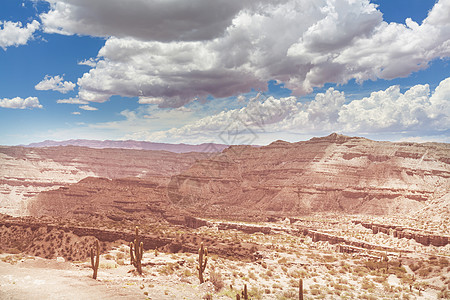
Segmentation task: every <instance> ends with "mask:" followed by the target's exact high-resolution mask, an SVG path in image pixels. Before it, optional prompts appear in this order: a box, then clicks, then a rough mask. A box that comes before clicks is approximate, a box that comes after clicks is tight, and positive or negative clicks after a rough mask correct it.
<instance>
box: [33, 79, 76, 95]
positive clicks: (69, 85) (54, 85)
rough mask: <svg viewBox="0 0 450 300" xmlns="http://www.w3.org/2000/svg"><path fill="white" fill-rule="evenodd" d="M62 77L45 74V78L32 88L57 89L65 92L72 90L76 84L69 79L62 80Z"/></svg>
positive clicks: (41, 89)
mask: <svg viewBox="0 0 450 300" xmlns="http://www.w3.org/2000/svg"><path fill="white" fill-rule="evenodd" d="M63 80H64V77H63V76H59V75H56V76H54V77H51V76H49V75H45V78H44V79H43V80H42V81H41V82H39V83H38V84H37V85H36V86H35V87H34V88H35V89H36V90H39V91H48V90H52V91H58V92H60V93H63V94H66V93H67V92H70V91H73V89H74V88H75V86H76V84H75V83H73V82H71V81H63Z"/></svg>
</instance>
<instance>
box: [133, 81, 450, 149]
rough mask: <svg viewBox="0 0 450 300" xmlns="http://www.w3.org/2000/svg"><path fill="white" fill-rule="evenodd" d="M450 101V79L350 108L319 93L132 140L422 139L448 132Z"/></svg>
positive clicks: (335, 94) (263, 100)
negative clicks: (338, 135)
mask: <svg viewBox="0 0 450 300" xmlns="http://www.w3.org/2000/svg"><path fill="white" fill-rule="evenodd" d="M449 99H450V78H447V79H445V80H443V81H442V82H441V83H440V84H439V86H438V87H437V88H436V89H435V90H434V92H433V93H431V92H430V87H429V85H427V84H425V85H415V86H413V87H411V88H410V89H408V90H407V91H406V92H404V93H401V92H400V88H399V86H391V87H389V88H387V89H386V90H382V91H377V92H373V93H372V94H371V95H370V96H369V97H365V98H362V99H357V100H353V101H350V102H349V101H348V100H347V99H346V97H345V94H344V93H343V92H340V91H337V90H335V89H333V88H329V89H328V90H327V91H326V92H325V93H318V94H317V95H316V96H315V98H314V100H312V101H310V102H302V101H300V100H301V99H298V98H296V97H293V96H291V97H285V98H280V99H277V98H274V97H262V96H261V95H258V96H257V97H255V98H253V99H251V100H250V102H249V103H248V104H247V105H246V106H244V107H242V108H240V109H234V110H229V111H222V112H220V113H218V114H215V115H212V116H208V117H205V118H202V119H200V120H197V121H195V122H192V123H190V124H187V125H184V126H182V127H179V128H172V129H170V130H165V131H159V132H140V133H139V136H136V135H135V136H134V137H135V138H141V139H148V140H152V141H158V140H160V141H168V140H172V141H176V140H186V139H188V140H189V139H193V140H196V139H198V137H202V138H203V139H210V140H214V141H217V142H228V143H229V144H232V142H233V141H234V140H233V139H234V138H236V137H239V136H240V137H241V138H243V137H244V138H248V137H249V136H251V135H261V134H270V133H271V132H284V133H292V134H316V135H320V134H326V133H329V132H331V131H339V132H345V133H348V134H352V133H361V132H366V133H380V132H386V133H389V134H395V133H400V132H402V133H404V132H407V133H411V134H420V132H421V131H422V130H423V129H424V128H426V130H427V131H429V132H432V133H433V134H434V135H436V136H439V135H440V134H441V135H442V133H443V132H445V131H446V130H448V128H450V119H449V118H450V114H449V112H450V100H449ZM233 135H234V137H233Z"/></svg>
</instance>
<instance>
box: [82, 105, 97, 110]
mask: <svg viewBox="0 0 450 300" xmlns="http://www.w3.org/2000/svg"><path fill="white" fill-rule="evenodd" d="M79 108H80V109H82V110H98V109H97V108H95V107H92V106H89V105H81V106H79Z"/></svg>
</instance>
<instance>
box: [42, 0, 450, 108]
mask: <svg viewBox="0 0 450 300" xmlns="http://www.w3.org/2000/svg"><path fill="white" fill-rule="evenodd" d="M134 1H136V2H137V3H139V5H144V3H145V4H147V5H148V7H150V8H151V10H152V13H151V14H152V15H153V14H156V13H160V14H162V16H164V12H165V10H164V9H163V7H164V5H165V4H164V5H163V4H162V2H161V3H160V2H158V1H156V2H150V1H144V0H134ZM94 2H97V1H94ZM100 2H101V1H100ZM51 3H52V6H51V7H52V9H51V10H50V12H49V13H48V14H46V15H43V16H42V18H43V23H44V24H45V26H46V28H47V29H46V30H47V31H51V30H54V31H55V32H56V31H58V30H60V31H61V30H62V31H64V32H66V33H78V34H93V35H103V36H109V35H114V36H113V37H110V38H108V39H107V41H106V43H105V45H104V47H102V49H101V50H100V51H99V53H98V61H97V62H96V64H95V67H94V68H93V69H91V70H90V71H89V72H88V73H85V74H84V75H83V76H82V78H80V79H79V80H78V85H79V86H80V92H79V97H80V98H81V99H83V100H86V101H94V102H104V101H107V100H108V99H109V97H111V96H112V95H121V96H126V97H141V99H140V101H141V102H144V103H145V102H146V101H149V102H152V103H155V101H157V102H158V105H159V106H160V107H180V106H183V105H185V104H186V103H188V102H191V101H193V100H194V99H199V100H200V101H202V100H204V99H205V98H206V97H207V96H209V95H212V96H213V97H216V98H221V97H229V96H235V95H239V94H241V93H247V92H249V91H251V90H252V89H255V90H260V91H265V90H266V89H267V82H268V81H269V80H277V81H278V82H280V83H284V85H285V87H286V88H288V89H290V90H292V91H293V95H295V96H300V95H304V94H307V93H310V92H312V90H313V88H314V87H321V86H323V85H324V84H325V83H338V84H345V83H346V82H347V81H348V80H350V79H356V80H357V81H358V82H362V81H365V80H368V79H372V80H375V79H377V78H383V79H391V78H395V77H401V76H407V75H409V74H411V73H412V72H414V71H418V70H420V69H423V68H426V67H427V66H428V63H429V62H430V61H432V60H433V59H436V58H445V57H448V56H450V42H449V41H450V18H446V17H445V16H447V15H448V14H449V11H450V0H440V1H439V2H437V3H436V4H435V6H434V7H433V9H432V10H431V11H430V12H429V14H428V16H427V18H426V19H425V20H424V21H423V22H422V24H417V23H415V22H413V21H412V20H411V19H407V20H406V21H405V22H406V23H405V24H398V23H386V22H384V21H383V19H382V14H381V12H380V11H378V10H377V8H376V6H375V5H374V4H372V3H370V2H369V1H368V0H354V1H348V0H333V1H325V0H322V1H313V0H305V1H298V0H286V1H265V2H264V3H262V2H261V3H258V5H249V4H248V3H247V2H246V1H240V3H237V2H235V1H227V4H226V5H225V9H224V12H223V13H219V12H217V14H216V19H217V22H218V23H220V26H218V27H217V28H219V29H214V30H211V29H210V27H208V26H207V28H206V29H205V30H207V31H208V32H209V34H207V35H204V36H203V35H199V36H195V37H194V36H192V35H190V34H191V33H192V34H193V35H196V34H198V32H197V31H196V30H194V29H193V28H196V27H195V26H194V25H192V24H191V23H190V22H188V21H187V19H189V20H191V17H193V16H192V15H189V14H182V15H185V16H186V17H185V18H186V24H185V25H184V26H182V28H178V27H176V26H175V25H174V26H175V27H170V26H169V27H167V28H166V30H167V31H162V32H161V35H163V36H156V35H155V34H153V33H148V32H147V33H143V32H144V31H145V30H144V29H143V31H142V32H141V33H139V30H136V32H137V33H135V34H134V33H132V32H129V29H130V28H131V25H130V27H128V26H127V25H124V24H125V22H123V23H121V22H117V25H114V26H116V27H118V26H119V25H120V26H121V27H124V29H123V31H120V32H119V31H117V32H115V29H114V26H113V25H111V26H112V27H108V26H106V25H105V24H106V23H105V22H107V21H106V17H105V18H104V19H105V20H103V18H102V17H100V18H99V19H98V20H92V19H91V17H90V14H88V13H87V12H88V11H90V10H89V9H94V11H95V8H93V6H96V5H97V4H94V3H93V1H87V0H86V1H81V0H78V1H75V0H73V1H70V2H68V3H69V4H67V3H66V2H64V3H65V4H61V3H62V2H61V1H56V0H53V1H51ZM120 3H122V1H120ZM183 3H184V2H183ZM200 3H203V4H205V3H206V2H205V3H204V2H202V1H194V2H193V4H192V7H196V5H199V6H202V5H200ZM208 3H209V2H208ZM117 5H119V4H118V0H117V1H113V4H112V6H111V7H110V8H111V9H108V10H107V11H108V12H105V13H108V14H118V16H117V18H118V19H119V20H125V19H127V20H128V19H129V18H131V17H130V15H128V14H129V13H128V12H126V13H123V15H121V13H120V12H119V11H118V7H117ZM205 5H206V6H205V7H209V4H205ZM211 5H212V4H211ZM215 5H216V3H214V6H215ZM127 6H128V4H127ZM108 7H109V6H108ZM148 7H147V8H148ZM175 7H176V6H174V9H175V10H174V11H173V10H171V11H173V12H174V13H175V11H176V12H177V13H180V14H181V12H182V11H183V12H185V11H184V9H185V8H186V5H184V4H183V5H181V6H180V8H175ZM217 7H220V6H219V5H217ZM231 7H232V8H231ZM202 9H203V8H200V10H199V12H201V11H203V10H202ZM227 9H229V10H227ZM110 10H111V11H110ZM142 11H145V10H144V8H142ZM215 11H216V10H215V9H213V10H212V12H215ZM209 14H211V15H213V14H214V13H209ZM91 15H92V16H94V15H95V14H91ZM119 15H120V16H119ZM146 18H147V19H151V18H148V17H147V16H146ZM156 19H157V20H159V19H160V17H157V18H156ZM50 20H63V21H64V22H62V21H61V23H59V21H58V22H56V21H54V22H56V23H52V22H53V21H52V22H51V21H50ZM80 20H83V23H84V24H85V25H83V26H84V27H83V26H82V25H80V27H78V25H77V24H78V22H79V21H80ZM137 20H139V18H138V17H136V22H137ZM167 20H172V21H173V20H174V19H170V18H169V19H167ZM182 20H183V19H182ZM113 21H114V22H116V19H114V18H111V22H113ZM222 21H223V22H222ZM71 22H72V23H73V24H72V23H71ZM80 22H81V21H80ZM108 22H109V21H108ZM130 22H131V23H130V24H133V22H134V21H133V20H131V19H130ZM142 22H143V21H142ZM151 22H153V21H151ZM202 22H203V21H202ZM204 22H206V23H207V24H209V22H210V20H209V21H204ZM144 23H145V22H144ZM144 23H142V24H144ZM163 23H164V22H163ZM200 23H201V22H200ZM52 24H53V25H52ZM64 24H66V25H64ZM71 24H72V25H71ZM139 24H141V23H139ZM145 24H146V23H145ZM202 24H203V23H202ZM147 25H148V24H147ZM203 25H204V24H203ZM133 26H138V25H137V24H134V25H133ZM138 27H139V26H138ZM77 28H80V29H77ZM83 28H84V29H83ZM107 28H110V29H107ZM148 28H150V29H148V30H153V29H152V28H153V27H152V26H149V27H148ZM155 28H158V26H157V27H155ZM185 29H186V30H188V31H189V33H186V30H185ZM107 30H110V31H107ZM117 30H119V29H117ZM186 34H187V35H186ZM187 36H188V37H189V38H186V37H187ZM200 37H201V38H200ZM146 99H147V100H146ZM148 99H153V100H148ZM161 99H162V100H163V101H161Z"/></svg>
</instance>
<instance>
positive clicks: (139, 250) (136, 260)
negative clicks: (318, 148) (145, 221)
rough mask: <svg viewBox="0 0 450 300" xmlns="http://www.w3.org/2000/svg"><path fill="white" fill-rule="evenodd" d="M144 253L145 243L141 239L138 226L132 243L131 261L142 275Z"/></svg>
mask: <svg viewBox="0 0 450 300" xmlns="http://www.w3.org/2000/svg"><path fill="white" fill-rule="evenodd" d="M143 253H144V243H143V242H140V241H139V227H137V226H136V237H135V239H134V242H131V243H130V257H131V258H130V263H131V264H132V265H133V266H134V267H135V268H136V270H137V271H138V273H139V274H141V275H142V254H143Z"/></svg>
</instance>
